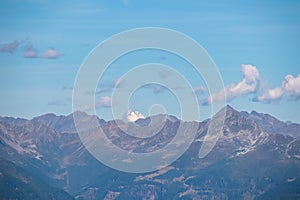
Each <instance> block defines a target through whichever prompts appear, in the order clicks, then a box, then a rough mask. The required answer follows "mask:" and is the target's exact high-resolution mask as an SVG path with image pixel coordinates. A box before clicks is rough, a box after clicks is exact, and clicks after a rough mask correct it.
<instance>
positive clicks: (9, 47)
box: [0, 40, 20, 53]
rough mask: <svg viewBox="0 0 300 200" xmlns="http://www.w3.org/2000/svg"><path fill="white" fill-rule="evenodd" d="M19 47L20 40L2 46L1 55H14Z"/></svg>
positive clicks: (0, 46)
mask: <svg viewBox="0 0 300 200" xmlns="http://www.w3.org/2000/svg"><path fill="white" fill-rule="evenodd" d="M19 45H20V42H19V41H18V40H15V41H13V42H11V43H6V44H1V45H0V53H13V52H14V51H15V50H16V49H17V47H18V46H19Z"/></svg>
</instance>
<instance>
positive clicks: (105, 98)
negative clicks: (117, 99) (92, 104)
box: [97, 96, 112, 108]
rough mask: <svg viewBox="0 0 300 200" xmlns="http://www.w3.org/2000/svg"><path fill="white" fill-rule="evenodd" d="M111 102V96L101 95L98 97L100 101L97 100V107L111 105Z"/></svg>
mask: <svg viewBox="0 0 300 200" xmlns="http://www.w3.org/2000/svg"><path fill="white" fill-rule="evenodd" d="M111 102H112V99H111V97H109V96H103V97H101V98H100V101H99V103H98V105H97V107H105V108H109V107H111Z"/></svg>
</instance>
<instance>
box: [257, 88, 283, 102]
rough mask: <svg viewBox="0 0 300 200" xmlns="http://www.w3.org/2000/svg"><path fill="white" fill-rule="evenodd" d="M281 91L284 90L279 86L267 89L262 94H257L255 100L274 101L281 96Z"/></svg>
mask: <svg viewBox="0 0 300 200" xmlns="http://www.w3.org/2000/svg"><path fill="white" fill-rule="evenodd" d="M283 92H284V91H283V89H282V88H281V87H278V88H273V89H267V90H266V91H265V92H264V93H263V94H262V95H260V96H257V97H256V98H255V101H263V102H269V101H275V100H278V99H280V98H281V97H282V95H283Z"/></svg>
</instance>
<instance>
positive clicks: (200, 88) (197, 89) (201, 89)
mask: <svg viewBox="0 0 300 200" xmlns="http://www.w3.org/2000/svg"><path fill="white" fill-rule="evenodd" d="M205 91H206V89H205V87H203V86H197V87H194V88H193V92H194V93H195V94H198V95H199V94H203V93H204V92H205Z"/></svg>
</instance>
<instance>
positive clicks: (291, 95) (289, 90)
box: [255, 75, 300, 103]
mask: <svg viewBox="0 0 300 200" xmlns="http://www.w3.org/2000/svg"><path fill="white" fill-rule="evenodd" d="M283 97H284V98H286V99H288V100H294V99H299V98H300V75H298V76H297V77H294V76H293V75H287V76H285V80H284V81H283V82H282V84H281V86H280V87H276V88H273V89H266V90H265V91H264V92H263V94H261V95H259V96H257V97H256V98H255V101H261V102H265V103H269V102H272V101H276V100H280V99H281V98H283Z"/></svg>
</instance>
